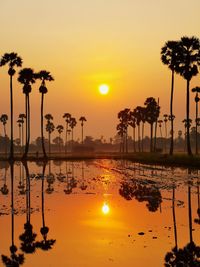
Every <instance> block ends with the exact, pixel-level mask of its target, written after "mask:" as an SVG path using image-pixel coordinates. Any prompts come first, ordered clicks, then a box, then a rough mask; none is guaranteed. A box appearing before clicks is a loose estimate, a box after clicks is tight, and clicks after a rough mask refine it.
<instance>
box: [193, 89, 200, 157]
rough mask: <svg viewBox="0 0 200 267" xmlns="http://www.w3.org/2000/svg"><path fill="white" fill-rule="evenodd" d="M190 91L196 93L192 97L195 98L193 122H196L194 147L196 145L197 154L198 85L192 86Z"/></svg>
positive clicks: (199, 90)
mask: <svg viewBox="0 0 200 267" xmlns="http://www.w3.org/2000/svg"><path fill="white" fill-rule="evenodd" d="M192 92H193V93H196V95H195V98H194V100H195V103H196V119H195V123H196V129H195V139H196V140H195V141H196V142H195V145H196V146H195V147H196V155H197V154H198V138H197V137H198V116H199V112H198V103H199V100H200V98H199V96H198V93H200V87H198V86H196V87H194V88H192Z"/></svg>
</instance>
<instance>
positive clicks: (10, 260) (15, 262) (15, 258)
mask: <svg viewBox="0 0 200 267" xmlns="http://www.w3.org/2000/svg"><path fill="white" fill-rule="evenodd" d="M10 177H11V246H10V253H11V255H10V257H8V256H5V255H1V259H2V262H3V264H4V265H5V266H14V267H15V266H16V267H19V266H20V265H22V264H23V263H24V254H17V247H16V245H15V242H14V236H15V235H14V230H15V229H14V224H15V223H14V216H15V209H14V190H13V189H14V163H13V161H11V162H10Z"/></svg>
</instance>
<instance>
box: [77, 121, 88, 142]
mask: <svg viewBox="0 0 200 267" xmlns="http://www.w3.org/2000/svg"><path fill="white" fill-rule="evenodd" d="M79 121H81V129H82V131H81V143H82V144H83V125H84V121H87V120H86V118H85V117H83V116H82V117H80V119H79Z"/></svg>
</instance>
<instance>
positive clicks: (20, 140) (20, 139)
mask: <svg viewBox="0 0 200 267" xmlns="http://www.w3.org/2000/svg"><path fill="white" fill-rule="evenodd" d="M17 124H18V127H19V145H20V150H21V149H22V136H21V128H22V120H21V119H18V120H17Z"/></svg>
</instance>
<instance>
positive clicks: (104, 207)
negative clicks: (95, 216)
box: [101, 203, 110, 214]
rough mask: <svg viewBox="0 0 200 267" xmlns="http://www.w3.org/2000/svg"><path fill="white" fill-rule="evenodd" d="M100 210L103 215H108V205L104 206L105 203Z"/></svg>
mask: <svg viewBox="0 0 200 267" xmlns="http://www.w3.org/2000/svg"><path fill="white" fill-rule="evenodd" d="M101 210H102V212H103V214H108V213H109V212H110V208H109V206H108V204H106V203H104V204H103V206H102V209H101Z"/></svg>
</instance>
